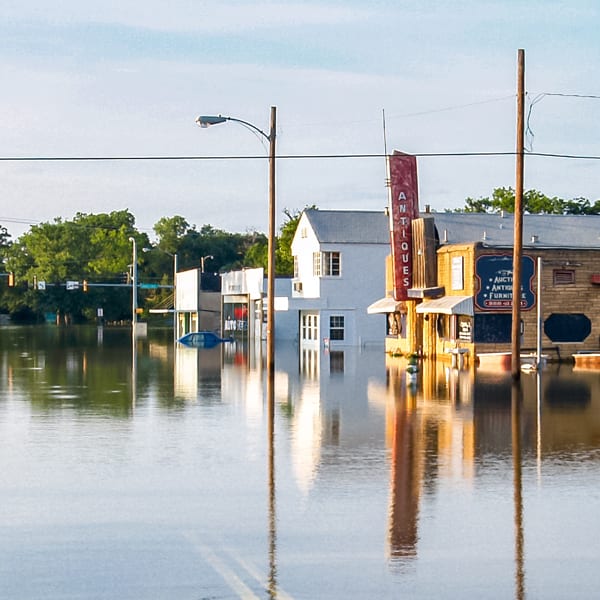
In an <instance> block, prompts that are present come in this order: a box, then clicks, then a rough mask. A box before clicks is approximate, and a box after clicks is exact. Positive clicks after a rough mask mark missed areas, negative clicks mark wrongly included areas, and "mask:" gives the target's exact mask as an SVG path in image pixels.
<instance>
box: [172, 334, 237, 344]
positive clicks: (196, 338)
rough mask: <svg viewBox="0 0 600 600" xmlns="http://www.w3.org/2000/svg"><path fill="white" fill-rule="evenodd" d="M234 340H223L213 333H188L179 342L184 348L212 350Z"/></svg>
mask: <svg viewBox="0 0 600 600" xmlns="http://www.w3.org/2000/svg"><path fill="white" fill-rule="evenodd" d="M231 340H232V338H222V337H220V336H218V335H217V334H216V333H214V332H213V331H193V332H191V333H186V334H185V335H184V336H182V337H180V338H179V339H178V340H177V341H178V342H179V343H180V344H183V345H184V346H190V347H193V348H212V347H213V346H216V345H217V344H221V343H223V342H231Z"/></svg>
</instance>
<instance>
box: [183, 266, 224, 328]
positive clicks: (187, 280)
mask: <svg viewBox="0 0 600 600" xmlns="http://www.w3.org/2000/svg"><path fill="white" fill-rule="evenodd" d="M219 283H220V282H219V279H218V277H217V278H215V277H214V276H213V275H211V274H207V273H202V272H201V269H190V270H188V271H180V272H178V273H176V274H175V323H176V327H177V330H176V334H175V337H176V338H180V337H181V336H183V335H185V334H186V333H191V332H194V331H215V332H220V329H221V293H220V291H219Z"/></svg>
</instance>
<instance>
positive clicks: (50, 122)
mask: <svg viewBox="0 0 600 600" xmlns="http://www.w3.org/2000/svg"><path fill="white" fill-rule="evenodd" d="M5 4H7V5H6V6H4V7H3V13H4V14H3V21H2V23H1V24H0V77H1V78H2V81H3V93H2V95H0V128H1V130H2V136H0V156H2V157H11V156H12V157H15V156H26V157H36V156H192V155H194V156H225V157H227V156H256V157H258V158H256V159H253V160H205V161H202V160H197V161H152V162H131V161H129V162H115V161H106V162H85V163H82V162H70V163H55V162H46V163H32V162H22V163H14V162H0V174H1V176H2V181H3V186H2V188H3V209H2V211H0V223H2V222H4V223H6V224H7V226H8V228H9V231H10V232H11V233H13V235H18V234H19V233H21V232H22V231H23V230H26V228H27V224H26V223H23V224H22V225H21V226H19V225H18V224H17V223H14V221H19V220H22V221H24V222H30V221H45V220H49V219H52V218H53V217H55V216H63V217H66V218H70V217H72V216H73V215H74V214H75V213H76V212H78V211H82V212H104V211H109V210H118V209H122V208H129V209H130V210H131V211H132V213H133V214H134V215H135V216H136V221H137V224H138V226H139V227H142V228H145V229H150V228H151V227H152V225H153V224H154V223H155V222H156V221H157V220H158V219H159V218H160V217H161V216H170V215H173V214H181V215H183V216H184V217H186V219H188V221H189V222H191V223H195V224H197V225H202V224H205V223H210V224H211V225H213V226H215V227H221V228H223V229H227V230H230V231H244V230H246V229H260V230H263V231H264V230H265V229H266V222H267V210H266V209H267V207H266V195H267V187H266V186H267V166H266V165H267V163H266V150H265V148H264V146H263V144H262V143H261V141H260V140H257V138H256V137H255V136H253V135H251V134H250V133H249V132H247V131H245V130H244V129H243V128H241V127H237V126H235V125H234V124H226V125H221V126H218V127H213V128H210V129H208V130H200V129H198V128H197V127H196V126H195V124H194V119H195V117H196V116H197V115H198V114H201V113H202V114H218V113H221V114H229V115H232V116H236V117H239V118H242V119H244V120H247V121H250V122H252V123H254V124H256V125H257V126H258V127H260V128H262V129H263V130H266V129H267V128H268V119H269V107H270V106H272V105H274V106H277V108H278V127H277V135H278V141H277V144H278V154H279V155H324V154H355V153H356V154H359V153H360V154H380V153H383V150H384V139H383V138H384V136H383V119H382V111H383V109H385V115H386V133H387V135H386V141H387V148H388V150H392V149H400V150H403V151H406V152H414V153H429V152H472V151H481V152H489V151H500V152H511V151H513V150H514V148H515V94H516V57H517V48H520V47H521V48H525V50H526V55H527V56H526V63H527V64H526V80H527V89H528V92H529V99H530V100H531V99H533V98H537V97H538V94H540V93H543V92H552V93H566V94H572V93H580V94H595V93H600V85H599V83H600V82H599V78H598V75H597V73H596V65H597V63H598V58H600V57H599V51H600V42H599V41H598V37H597V34H596V24H597V23H598V17H599V16H600V15H599V13H600V8H599V7H598V6H597V3H596V2H586V1H582V0H574V1H571V2H566V1H565V2H563V1H550V2H548V1H543V2H542V1H540V2H528V3H526V4H524V3H521V2H516V1H515V2H512V1H489V2H475V1H458V2H453V3H448V2H442V1H441V0H440V1H437V2H436V1H434V2H427V3H423V2H416V1H414V2H403V3H398V2H391V1H389V2H388V1H383V0H380V1H377V0H375V1H371V2H364V1H362V2H359V1H344V2H342V1H330V2H323V1H318V2H316V1H315V2H308V1H306V2H301V1H298V2H294V3H289V4H288V3H283V2H280V3H277V2H252V1H247V2H228V1H223V2H219V3H206V2H192V1H184V0H175V1H172V2H169V3H165V2H162V1H161V2H159V1H154V2H152V1H151V2H145V3H140V2H130V1H128V0H122V1H120V2H111V1H107V2H86V3H82V2H74V1H72V0H71V1H69V0H62V1H56V2H53V3H51V4H48V3H45V2H41V1H29V2H27V1H25V2H18V3H17V2H8V3H5ZM599 113H600V101H599V100H594V99H583V98H569V97H560V96H545V97H543V98H541V99H539V101H538V102H537V103H536V104H535V106H534V107H533V109H532V115H531V120H530V125H531V128H532V130H533V133H534V134H535V137H533V138H532V139H533V144H534V147H533V149H534V150H535V151H538V152H556V153H567V154H589V155H599V154H600V148H599V147H598V143H597V140H598V139H600V136H599V133H600V131H599V128H600V126H599V125H598V123H600V119H599V118H598V117H599ZM530 141H531V138H530ZM263 157H265V158H263ZM599 167H600V165H599V164H598V161H574V160H571V161H568V160H564V159H542V158H534V157H530V158H529V159H527V161H526V172H525V183H526V186H527V187H534V188H537V189H540V190H541V191H543V192H545V193H547V194H549V195H560V196H563V197H569V198H570V197H577V196H586V197H588V198H590V199H592V200H595V199H597V198H598V197H600V194H598V191H597V190H598V189H599V183H600V173H599ZM514 172H515V168H514V159H513V157H494V158H452V157H446V158H442V157H437V158H421V159H419V176H420V180H419V181H420V196H421V204H423V205H424V204H429V205H431V206H432V208H433V209H436V210H443V209H444V208H452V207H458V206H462V205H463V204H464V199H465V198H466V197H467V196H480V195H487V194H489V193H490V192H491V190H492V189H493V188H494V187H497V186H501V185H512V184H513V182H514ZM384 179H385V167H384V163H383V159H382V158H365V159H357V158H339V159H333V158H327V159H318V158H304V159H291V158H290V159H281V160H279V161H278V178H277V191H278V205H279V208H280V209H281V210H282V209H283V208H291V209H294V208H302V207H303V206H305V205H307V204H316V205H317V206H320V207H322V208H365V209H380V208H381V209H382V208H383V207H384V205H385V202H386V189H385V187H384ZM281 216H282V215H281V212H280V213H279V215H278V218H281ZM3 219H4V221H3Z"/></svg>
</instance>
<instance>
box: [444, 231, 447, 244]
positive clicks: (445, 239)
mask: <svg viewBox="0 0 600 600" xmlns="http://www.w3.org/2000/svg"><path fill="white" fill-rule="evenodd" d="M447 241H448V230H447V229H444V242H447Z"/></svg>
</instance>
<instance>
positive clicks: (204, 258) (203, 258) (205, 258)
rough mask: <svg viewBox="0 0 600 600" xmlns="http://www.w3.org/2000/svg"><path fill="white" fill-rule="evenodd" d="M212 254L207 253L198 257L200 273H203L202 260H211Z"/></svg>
mask: <svg viewBox="0 0 600 600" xmlns="http://www.w3.org/2000/svg"><path fill="white" fill-rule="evenodd" d="M213 258H214V256H213V255H212V254H209V255H208V256H203V257H202V258H201V259H200V273H204V261H205V260H213Z"/></svg>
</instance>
